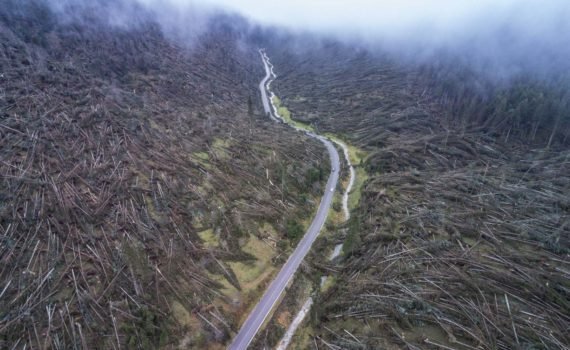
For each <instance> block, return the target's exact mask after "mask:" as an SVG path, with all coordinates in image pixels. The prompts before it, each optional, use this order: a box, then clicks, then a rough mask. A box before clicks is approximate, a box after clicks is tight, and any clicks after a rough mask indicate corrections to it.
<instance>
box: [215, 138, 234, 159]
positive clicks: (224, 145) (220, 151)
mask: <svg viewBox="0 0 570 350" xmlns="http://www.w3.org/2000/svg"><path fill="white" fill-rule="evenodd" d="M230 145H231V142H230V140H228V139H222V138H219V137H217V138H215V139H214V142H213V143H212V150H213V151H214V152H215V153H216V157H218V158H221V159H229V158H230V153H229V152H228V149H229V148H230Z"/></svg>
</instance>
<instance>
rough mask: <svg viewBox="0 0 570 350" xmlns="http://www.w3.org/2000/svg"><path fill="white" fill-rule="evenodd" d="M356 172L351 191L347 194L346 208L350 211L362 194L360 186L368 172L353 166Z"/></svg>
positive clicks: (356, 204) (366, 177) (362, 184)
mask: <svg viewBox="0 0 570 350" xmlns="http://www.w3.org/2000/svg"><path fill="white" fill-rule="evenodd" d="M354 171H355V172H356V178H355V179H354V184H353V186H352V191H350V193H349V194H348V209H349V210H350V211H352V210H354V209H355V208H356V207H357V206H358V202H360V197H361V196H362V187H363V186H364V182H366V180H367V179H368V173H366V170H364V168H362V167H356V168H354Z"/></svg>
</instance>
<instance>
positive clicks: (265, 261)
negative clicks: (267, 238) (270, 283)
mask: <svg viewBox="0 0 570 350" xmlns="http://www.w3.org/2000/svg"><path fill="white" fill-rule="evenodd" d="M242 249H243V251H244V252H246V253H249V254H251V255H253V256H255V257H256V261H255V262H254V263H242V262H230V263H228V265H230V267H231V268H232V270H233V271H234V273H235V274H236V277H237V279H238V281H239V283H240V285H241V287H242V290H244V291H248V290H255V288H256V287H257V285H259V283H261V282H262V281H263V280H264V278H265V277H267V276H268V275H269V274H270V273H271V272H272V271H273V270H275V268H274V267H273V265H272V264H271V258H273V256H274V254H275V251H274V250H273V249H271V247H269V246H268V245H267V244H266V243H265V242H263V241H262V240H260V239H259V238H257V237H255V236H253V235H251V236H250V237H249V239H248V241H247V244H246V245H245V246H244V247H243V248H242Z"/></svg>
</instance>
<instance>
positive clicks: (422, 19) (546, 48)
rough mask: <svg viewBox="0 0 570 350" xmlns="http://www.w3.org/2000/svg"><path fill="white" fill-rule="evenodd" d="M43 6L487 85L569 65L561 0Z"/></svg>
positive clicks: (569, 12) (62, 16) (89, 18)
mask: <svg viewBox="0 0 570 350" xmlns="http://www.w3.org/2000/svg"><path fill="white" fill-rule="evenodd" d="M7 3H8V5H9V6H8V7H10V8H11V9H10V10H9V11H13V12H16V13H17V12H20V13H21V12H22V11H25V9H26V8H28V7H30V6H31V5H30V4H34V3H36V2H34V1H18V2H15V1H8V2H7ZM43 4H47V5H48V6H49V7H50V8H51V10H52V11H53V12H54V14H55V17H56V18H57V20H58V21H59V22H61V23H67V24H70V23H75V24H78V23H82V24H86V23H91V24H93V23H97V24H98V25H101V24H104V25H106V26H109V27H111V28H116V29H123V30H128V29H136V28H141V26H143V25H146V24H149V23H155V24H158V25H159V26H160V28H161V29H162V31H163V33H164V34H165V35H167V36H168V37H170V38H172V39H175V40H176V41H177V42H179V43H180V44H181V45H184V46H187V47H191V46H192V44H193V43H194V42H195V41H196V39H197V38H198V37H199V36H200V35H201V34H203V33H204V32H205V31H207V30H208V23H209V22H210V20H211V19H212V18H218V19H219V21H218V22H220V21H221V22H224V25H228V26H230V27H234V28H239V30H240V31H241V32H242V34H243V36H244V37H252V36H255V34H258V35H259V33H264V34H263V35H264V36H265V38H264V40H268V41H271V40H274V41H281V42H282V44H283V45H287V48H288V49H289V50H291V51H292V52H299V53H300V54H302V53H303V52H304V51H305V50H307V49H311V48H312V49H314V48H317V47H322V45H326V43H327V42H331V41H340V42H342V43H344V44H346V45H349V46H354V47H356V48H360V49H363V50H367V51H369V52H374V53H377V54H380V55H385V54H389V55H391V56H392V57H393V58H394V59H397V60H401V61H402V62H404V63H411V64H431V63H435V64H438V63H443V64H460V65H462V66H464V67H467V68H469V69H471V70H473V71H474V73H476V74H478V75H480V76H481V77H485V78H486V79H488V80H489V81H491V82H501V83H505V82H508V81H510V80H512V79H516V78H518V77H521V76H526V77H531V78H537V79H539V80H550V79H556V80H558V79H560V78H561V77H567V76H568V72H569V68H570V60H569V59H568V58H569V57H570V45H568V43H570V21H568V20H567V19H568V18H570V3H569V2H567V1H564V0H551V1H546V2H539V1H532V0H524V1H514V0H504V1H499V2H497V1H465V2H460V3H459V4H458V3H457V2H452V1H445V0H442V1H433V2H419V1H413V0H407V1H403V2H399V4H398V5H394V4H390V3H389V2H386V1H380V2H374V1H367V0H359V1H356V2H354V3H353V4H352V5H351V7H350V8H349V10H348V12H347V9H346V6H341V5H338V4H339V3H336V2H323V1H314V2H310V3H309V4H306V3H302V2H297V1H292V2H291V3H289V2H287V4H285V5H279V4H271V6H268V5H267V4H264V3H263V2H261V1H233V2H232V1H225V0H211V1H208V0H204V1H199V0H198V1H184V0H169V1H156V0H121V1H110V0H98V1H84V0H64V1H56V0H48V1H47V2H43ZM252 9H257V10H256V11H255V12H252V11H251V10H252ZM262 11H265V12H262ZM271 37H273V38H271ZM261 42H263V40H261ZM259 44H261V43H259Z"/></svg>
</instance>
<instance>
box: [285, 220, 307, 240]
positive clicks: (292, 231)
mask: <svg viewBox="0 0 570 350" xmlns="http://www.w3.org/2000/svg"><path fill="white" fill-rule="evenodd" d="M285 232H286V234H287V238H288V239H290V240H291V241H292V242H297V241H298V240H299V239H301V237H303V234H304V233H305V230H304V228H303V225H301V224H300V223H299V222H298V221H297V220H295V219H287V221H286V222H285Z"/></svg>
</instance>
